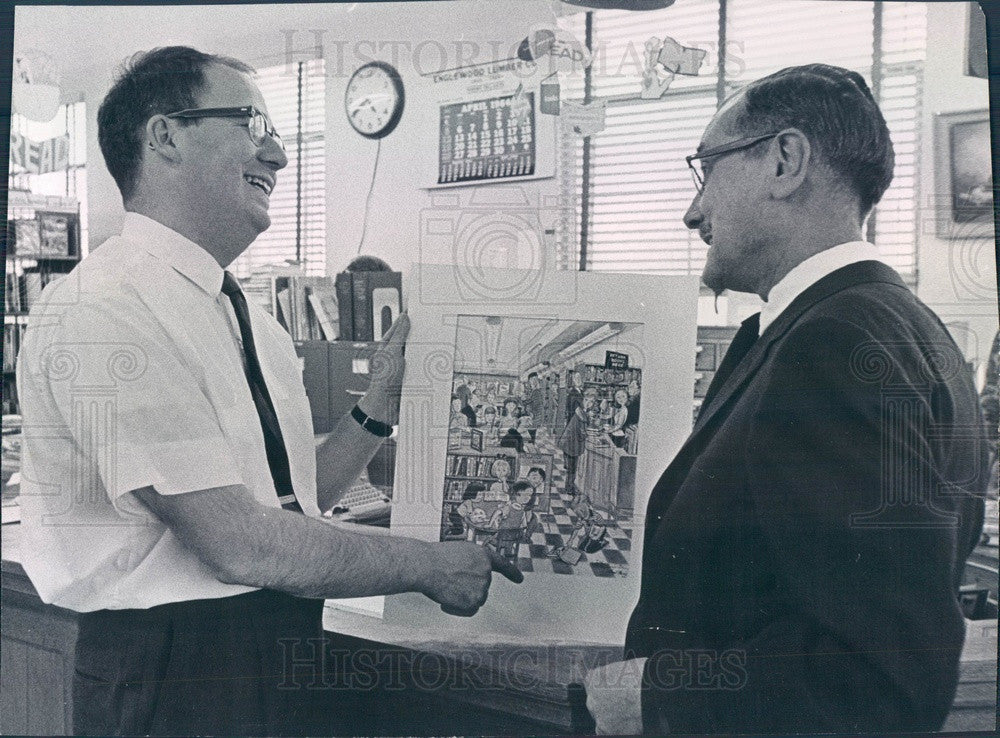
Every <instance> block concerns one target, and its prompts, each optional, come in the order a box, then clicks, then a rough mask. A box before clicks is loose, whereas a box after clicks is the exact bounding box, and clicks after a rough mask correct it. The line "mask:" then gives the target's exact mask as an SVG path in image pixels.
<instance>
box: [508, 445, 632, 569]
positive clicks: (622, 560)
mask: <svg viewBox="0 0 1000 738" xmlns="http://www.w3.org/2000/svg"><path fill="white" fill-rule="evenodd" d="M526 450H527V449H526ZM534 450H535V451H537V452H538V453H543V454H552V457H553V458H552V487H551V498H550V505H549V511H548V512H547V513H546V512H540V513H538V518H539V520H540V521H541V523H542V528H543V529H544V532H540V533H534V534H532V536H531V543H530V544H524V543H522V544H521V546H520V550H519V556H518V561H517V566H518V568H519V569H520V570H521V571H523V572H525V573H529V572H544V573H547V574H575V575H578V576H595V577H616V576H626V575H627V574H628V569H629V559H630V558H631V550H632V521H631V520H618V521H614V522H613V523H612V522H611V521H609V522H608V525H607V536H606V537H607V540H608V544H607V545H606V546H605V547H604V548H603V549H601V550H600V551H598V552H596V553H592V554H586V553H585V554H583V555H582V556H581V557H580V560H579V561H578V562H577V563H576V564H567V563H566V562H565V561H561V560H560V559H558V558H552V557H550V556H549V555H548V554H549V553H550V552H551V551H553V549H555V548H558V547H560V546H564V545H566V541H567V540H568V539H569V537H570V536H571V535H572V533H573V530H574V528H576V525H577V523H578V522H579V517H578V516H577V515H576V513H575V512H573V510H572V509H571V507H570V505H571V503H572V496H571V495H570V494H569V493H568V492H567V491H566V463H565V461H564V460H563V453H562V451H560V450H559V448H558V446H556V443H555V440H554V439H553V437H552V434H550V433H548V432H546V431H545V430H544V429H540V430H539V431H538V432H537V433H536V438H535V449H534ZM598 514H599V515H602V516H604V513H600V512H599V513H598Z"/></svg>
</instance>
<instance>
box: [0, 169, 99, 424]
mask: <svg viewBox="0 0 1000 738" xmlns="http://www.w3.org/2000/svg"><path fill="white" fill-rule="evenodd" d="M6 257H7V258H6V259H5V266H4V327H3V388H2V393H3V394H2V397H3V402H2V404H3V414H4V415H10V414H18V413H19V411H20V404H19V402H18V399H17V386H16V382H15V377H14V368H15V361H16V358H17V352H18V351H19V350H20V347H21V341H22V339H23V337H24V330H25V328H26V327H27V324H28V313H29V311H30V310H31V307H32V305H34V303H35V301H37V300H38V297H39V295H40V294H41V292H42V290H43V289H44V288H45V286H46V285H47V284H49V282H51V281H53V280H54V279H58V278H59V277H61V276H63V275H65V274H68V273H69V272H70V271H72V270H73V268H74V267H75V266H76V264H77V263H78V262H79V261H80V257H81V248H80V204H79V203H78V202H77V201H76V199H74V198H70V197H58V196H51V195H37V194H34V193H32V192H29V191H28V190H22V189H11V190H10V191H9V194H8V200H7V254H6Z"/></svg>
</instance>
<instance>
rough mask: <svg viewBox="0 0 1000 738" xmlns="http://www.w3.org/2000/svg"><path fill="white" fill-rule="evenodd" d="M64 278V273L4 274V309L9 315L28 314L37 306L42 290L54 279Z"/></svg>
mask: <svg viewBox="0 0 1000 738" xmlns="http://www.w3.org/2000/svg"><path fill="white" fill-rule="evenodd" d="M62 276H64V275H63V273H62V272H50V271H41V270H37V269H27V270H25V271H24V273H23V274H15V273H13V272H8V273H6V274H4V291H3V300H4V309H5V312H6V313H7V314H10V313H26V312H28V311H29V310H31V306H32V305H34V304H35V302H36V301H37V300H38V298H39V296H40V295H41V294H42V289H43V288H44V287H45V285H47V284H48V283H49V282H51V281H52V280H54V279H57V278H58V277H62Z"/></svg>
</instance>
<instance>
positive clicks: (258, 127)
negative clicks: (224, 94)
mask: <svg viewBox="0 0 1000 738" xmlns="http://www.w3.org/2000/svg"><path fill="white" fill-rule="evenodd" d="M167 117H168V118H185V119H194V118H247V126H246V128H247V131H248V132H249V133H250V140H251V141H253V143H254V146H262V145H263V144H264V141H265V140H266V138H267V137H268V136H270V137H271V138H273V139H274V141H275V143H277V144H278V146H280V147H281V150H282V151H284V150H285V143H284V142H283V141H282V140H281V136H279V135H278V132H277V131H276V130H275V129H274V126H272V125H271V122H270V121H269V120H268V119H267V116H266V115H264V114H263V113H262V112H260V111H259V110H258V109H257V108H255V107H254V106H253V105H244V106H243V107H240V108H187V109H186V110H178V111H177V112H176V113H167Z"/></svg>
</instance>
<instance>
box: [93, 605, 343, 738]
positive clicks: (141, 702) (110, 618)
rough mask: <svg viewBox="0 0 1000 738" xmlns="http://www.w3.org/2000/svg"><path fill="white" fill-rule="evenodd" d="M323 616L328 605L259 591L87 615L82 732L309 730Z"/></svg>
mask: <svg viewBox="0 0 1000 738" xmlns="http://www.w3.org/2000/svg"><path fill="white" fill-rule="evenodd" d="M322 610H323V602H322V600H306V599H301V598H298V597H292V596H290V595H285V594H282V593H279V592H273V591H268V590H261V591H257V592H251V593H248V594H243V595H237V596H235V597H226V598H221V599H216V600H196V601H192V602H180V603H171V604H167V605H160V606H158V607H154V608H150V609H148V610H99V611H96V612H91V613H83V614H82V615H81V616H80V618H79V635H78V637H77V645H76V663H75V666H76V669H75V673H74V677H73V730H74V733H76V734H77V735H297V734H302V733H305V732H310V731H309V728H308V727H307V724H308V721H309V715H310V705H311V700H310V698H311V697H312V695H313V692H312V691H311V690H309V689H308V688H307V685H310V684H317V683H320V682H321V680H322V674H321V673H320V670H321V664H322V658H321V651H320V649H321V648H322V646H321V641H320V639H321V637H322V635H323V630H322ZM310 661H313V663H312V665H310V663H309V662H310Z"/></svg>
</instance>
